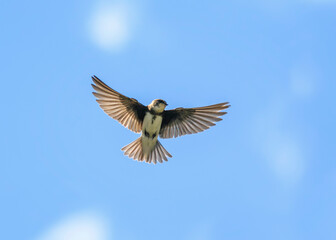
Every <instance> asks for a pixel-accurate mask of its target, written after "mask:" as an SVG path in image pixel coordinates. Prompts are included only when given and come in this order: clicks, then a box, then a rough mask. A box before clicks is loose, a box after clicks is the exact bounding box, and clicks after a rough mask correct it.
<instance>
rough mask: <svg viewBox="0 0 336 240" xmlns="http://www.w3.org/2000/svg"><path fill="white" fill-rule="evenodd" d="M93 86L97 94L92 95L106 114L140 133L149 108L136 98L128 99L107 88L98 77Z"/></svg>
mask: <svg viewBox="0 0 336 240" xmlns="http://www.w3.org/2000/svg"><path fill="white" fill-rule="evenodd" d="M92 80H93V82H94V84H91V85H92V87H93V89H94V90H95V91H96V92H93V93H92V94H93V95H94V96H95V97H96V98H97V100H96V101H97V102H98V103H99V105H100V107H101V108H102V109H103V110H104V112H105V113H106V114H107V115H109V116H110V117H112V118H114V119H115V120H117V121H118V122H120V123H121V124H122V125H124V126H125V127H127V128H128V129H129V130H131V131H133V132H136V133H139V132H141V130H142V121H143V119H144V117H145V113H146V110H147V107H146V106H144V105H142V104H141V103H139V102H138V101H137V100H136V99H134V98H129V97H126V96H124V95H122V94H120V93H118V92H117V91H115V90H113V89H112V88H110V87H109V86H107V85H106V84H105V83H104V82H103V81H101V80H100V79H99V78H98V77H96V76H93V77H92Z"/></svg>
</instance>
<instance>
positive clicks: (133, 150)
mask: <svg viewBox="0 0 336 240" xmlns="http://www.w3.org/2000/svg"><path fill="white" fill-rule="evenodd" d="M121 150H122V151H124V155H126V156H128V157H130V158H133V159H134V160H137V161H140V162H142V161H145V162H147V163H154V164H156V163H157V162H160V163H162V162H163V160H164V161H168V159H167V157H172V155H171V154H170V153H169V152H168V151H167V150H166V149H165V148H164V147H163V146H162V145H161V143H160V142H159V141H157V142H156V145H155V146H154V148H153V150H152V151H151V152H150V153H149V154H144V152H143V150H142V140H141V137H139V138H138V139H136V140H135V141H133V142H131V143H130V144H128V145H126V146H125V147H123V148H122V149H121Z"/></svg>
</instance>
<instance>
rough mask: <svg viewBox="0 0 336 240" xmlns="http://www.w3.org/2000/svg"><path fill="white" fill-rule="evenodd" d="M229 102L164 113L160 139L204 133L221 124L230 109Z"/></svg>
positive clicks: (177, 109)
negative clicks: (225, 110) (222, 117)
mask: <svg viewBox="0 0 336 240" xmlns="http://www.w3.org/2000/svg"><path fill="white" fill-rule="evenodd" d="M228 104H229V103H228V102H224V103H218V104H214V105H210V106H205V107H198V108H176V109H173V110H168V111H164V112H163V115H162V117H163V120H162V125H161V130H160V137H162V138H173V137H175V138H176V137H178V136H183V135H186V134H193V133H198V132H203V131H204V130H206V129H209V128H210V127H211V126H215V125H216V124H215V122H219V121H221V120H222V119H221V118H220V116H223V115H224V114H226V113H227V112H223V110H224V109H227V108H228V107H230V105H228Z"/></svg>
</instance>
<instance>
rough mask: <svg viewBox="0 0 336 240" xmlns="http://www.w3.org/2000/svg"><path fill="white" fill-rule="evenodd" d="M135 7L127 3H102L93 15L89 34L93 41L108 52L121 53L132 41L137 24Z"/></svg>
mask: <svg viewBox="0 0 336 240" xmlns="http://www.w3.org/2000/svg"><path fill="white" fill-rule="evenodd" d="M134 10H135V9H134V7H133V6H132V5H130V4H126V3H124V2H123V3H122V2H119V3H113V4H111V3H101V4H99V5H98V6H97V7H96V8H95V10H94V11H93V13H92V16H91V18H90V21H89V33H90V37H91V39H92V41H93V42H94V43H95V44H97V45H98V46H99V47H100V48H102V49H104V50H108V51H113V52H116V51H120V50H122V49H123V48H124V47H125V46H126V45H127V43H128V42H129V41H130V38H131V36H132V33H133V32H132V31H133V28H134V26H133V25H134V23H135V11H134Z"/></svg>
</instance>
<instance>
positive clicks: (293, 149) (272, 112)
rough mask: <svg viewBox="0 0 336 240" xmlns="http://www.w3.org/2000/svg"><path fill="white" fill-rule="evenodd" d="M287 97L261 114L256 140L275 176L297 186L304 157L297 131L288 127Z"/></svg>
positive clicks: (285, 182) (302, 170) (256, 126)
mask: <svg viewBox="0 0 336 240" xmlns="http://www.w3.org/2000/svg"><path fill="white" fill-rule="evenodd" d="M284 99H285V98H281V100H279V101H277V102H275V103H273V104H271V106H270V108H269V109H268V110H266V111H265V112H264V113H263V114H261V115H260V116H259V118H258V119H257V121H256V125H255V126H254V127H253V129H254V130H255V132H254V136H255V139H254V141H255V142H256V143H257V148H258V149H259V151H260V153H261V155H262V156H263V158H264V159H265V160H266V162H267V164H268V166H269V168H270V170H271V171H272V172H273V174H274V175H275V177H276V178H277V179H279V180H280V181H281V182H282V183H284V184H286V185H295V184H296V183H298V182H299V181H300V180H301V178H302V177H303V174H304V169H305V161H304V157H305V156H304V151H303V148H302V144H301V141H300V139H299V138H298V136H297V135H298V134H297V133H295V132H293V131H291V130H290V129H288V128H286V126H287V124H288V120H287V119H290V118H289V113H288V111H287V109H288V106H289V103H288V102H287V101H285V100H284ZM286 120H287V121H286ZM287 127H288V126H287Z"/></svg>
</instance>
